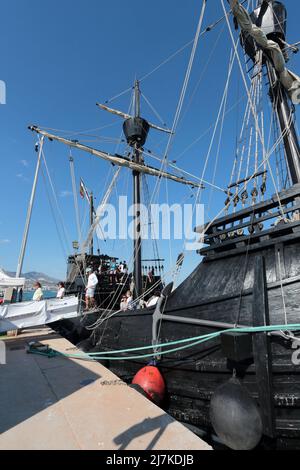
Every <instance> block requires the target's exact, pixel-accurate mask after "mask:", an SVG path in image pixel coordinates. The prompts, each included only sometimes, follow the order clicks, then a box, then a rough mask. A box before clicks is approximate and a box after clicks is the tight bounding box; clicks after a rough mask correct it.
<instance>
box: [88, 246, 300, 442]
mask: <svg viewBox="0 0 300 470" xmlns="http://www.w3.org/2000/svg"><path fill="white" fill-rule="evenodd" d="M278 250H279V251H278ZM278 253H279V254H280V256H281V259H283V260H284V263H283V264H284V272H283V273H282V272H281V273H280V275H279V271H278V265H277V262H276V259H277V256H278ZM257 254H258V253H257V252H256V251H253V252H252V253H250V254H249V255H248V260H247V269H246V276H245V281H244V274H243V269H244V267H245V257H244V256H243V255H240V256H230V257H229V258H227V257H225V258H222V257H221V259H218V260H214V261H213V262H207V261H203V262H202V263H201V264H200V265H199V266H198V268H197V269H196V270H195V272H194V273H193V274H192V275H191V276H190V277H189V278H188V279H186V281H185V282H184V283H183V284H182V285H181V286H180V287H179V288H178V289H177V290H175V291H174V292H173V294H172V295H171V296H170V298H169V299H168V302H167V305H166V309H165V315H166V316H167V315H174V316H181V317H185V318H190V319H201V320H210V321H215V322H224V323H233V324H234V323H235V322H236V321H237V320H238V323H239V324H241V325H249V326H253V322H252V304H253V295H252V290H253V278H254V262H255V258H256V257H257ZM259 254H260V255H263V256H264V258H265V260H266V273H267V280H268V299H269V313H270V323H271V324H272V325H283V324H285V314H284V307H283V297H282V290H283V292H284V300H285V305H286V315H287V321H288V323H289V324H291V323H293V324H295V323H299V320H300V302H299V299H300V243H299V242H295V241H293V243H291V244H286V245H280V246H277V245H275V244H274V245H273V246H271V247H268V248H266V249H265V250H260V252H259ZM281 269H282V268H281ZM281 281H282V282H281ZM242 285H244V290H243V293H242V295H241V288H242ZM152 319H153V310H142V311H135V312H124V313H120V314H117V315H115V316H113V317H112V318H110V319H109V320H107V321H105V322H104V323H103V325H102V326H101V327H99V328H98V329H97V330H96V333H95V334H94V335H93V336H92V337H91V340H90V341H91V348H93V351H109V350H120V349H125V348H132V347H139V346H145V345H150V344H151V343H152ZM93 320H94V319H93ZM91 322H92V319H91V320H90V323H91ZM219 330H220V328H212V327H206V326H205V327H203V326H200V325H188V324H182V323H177V322H170V321H163V322H162V325H161V330H160V341H161V342H162V343H164V342H171V341H176V340H179V339H183V338H189V337H195V336H200V335H203V334H207V333H211V332H214V331H219ZM81 338H83V337H82V336H81ZM271 350H272V382H273V391H274V393H273V400H274V405H275V415H276V439H277V443H279V444H281V446H283V447H284V446H290V447H292V448H300V365H299V366H298V365H295V364H293V362H292V355H293V353H295V349H293V347H292V342H291V341H288V340H284V339H283V338H280V337H272V339H271ZM299 356H300V354H299ZM148 362H149V360H147V359H145V360H138V359H137V360H134V361H133V360H130V361H127V360H124V361H109V363H106V365H108V366H109V368H110V369H111V370H112V371H113V372H114V373H116V374H117V375H118V376H120V377H121V378H123V379H124V380H126V381H127V382H130V381H131V379H132V378H133V376H134V375H135V373H136V372H137V371H138V370H139V369H140V368H141V367H142V365H144V364H147V363H148ZM159 367H160V370H161V372H162V374H163V376H164V378H165V381H166V385H167V397H166V401H165V403H164V407H165V409H166V410H167V411H168V412H169V413H170V414H171V415H173V416H174V417H175V418H177V419H178V420H180V421H182V422H186V423H189V424H192V425H194V426H197V427H199V428H202V429H211V423H210V418H209V406H210V400H211V397H212V395H213V393H214V392H215V390H216V389H217V388H218V387H219V386H220V385H221V384H224V383H226V382H227V381H228V380H229V379H230V378H231V376H232V368H231V367H230V364H229V363H228V360H227V358H226V357H225V356H224V354H223V353H222V349H221V347H220V339H215V340H213V341H210V342H208V343H204V344H199V345H197V346H195V347H192V348H190V349H186V350H183V351H178V352H175V353H171V354H167V355H166V356H162V358H161V361H160V363H159ZM239 373H240V376H241V380H242V383H243V385H244V386H245V387H246V389H247V390H248V391H249V392H250V394H251V395H252V396H253V397H254V398H255V399H256V400H257V401H258V402H259V394H258V387H257V380H258V377H257V374H256V369H255V364H253V363H252V364H247V365H245V367H244V370H241V371H239Z"/></svg>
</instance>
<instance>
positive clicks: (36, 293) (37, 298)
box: [32, 282, 43, 302]
mask: <svg viewBox="0 0 300 470" xmlns="http://www.w3.org/2000/svg"><path fill="white" fill-rule="evenodd" d="M34 287H35V291H34V294H33V297H32V300H34V301H35V302H40V300H43V291H42V285H41V283H40V282H36V283H35V285H34Z"/></svg>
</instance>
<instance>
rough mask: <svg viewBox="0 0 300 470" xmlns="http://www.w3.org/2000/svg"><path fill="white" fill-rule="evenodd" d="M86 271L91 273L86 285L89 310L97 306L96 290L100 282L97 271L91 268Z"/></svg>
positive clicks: (87, 307) (86, 301)
mask: <svg viewBox="0 0 300 470" xmlns="http://www.w3.org/2000/svg"><path fill="white" fill-rule="evenodd" d="M86 272H87V274H89V277H88V284H87V287H86V294H85V305H86V310H89V309H91V308H93V307H94V306H95V290H96V287H97V284H98V278H97V276H96V273H95V272H94V271H93V270H92V269H91V268H88V269H87V270H86Z"/></svg>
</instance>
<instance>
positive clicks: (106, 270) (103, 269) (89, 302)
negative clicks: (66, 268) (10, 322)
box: [32, 258, 160, 311]
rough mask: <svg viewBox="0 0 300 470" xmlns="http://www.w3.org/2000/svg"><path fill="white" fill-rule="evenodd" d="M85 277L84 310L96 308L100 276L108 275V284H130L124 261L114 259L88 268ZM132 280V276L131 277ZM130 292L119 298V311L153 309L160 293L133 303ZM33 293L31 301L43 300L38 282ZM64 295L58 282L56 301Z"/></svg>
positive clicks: (151, 273)
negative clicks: (97, 266)
mask: <svg viewBox="0 0 300 470" xmlns="http://www.w3.org/2000/svg"><path fill="white" fill-rule="evenodd" d="M86 275H87V285H86V288H85V309H86V310H92V309H93V308H95V306H96V302H95V292H96V288H97V286H98V284H99V279H100V280H101V275H108V278H109V283H110V284H113V283H116V282H117V283H119V284H125V283H127V282H128V281H129V284H130V275H129V274H128V266H127V263H126V261H122V262H121V263H117V260H116V259H115V258H113V259H111V260H110V263H109V264H104V263H103V264H102V263H101V264H100V266H99V268H98V269H95V268H94V267H89V268H87V270H86ZM131 278H132V276H131ZM147 278H148V283H149V284H151V283H153V281H154V269H152V270H151V271H149V273H148V276H147ZM130 287H132V288H131V290H128V291H127V292H126V294H124V295H123V296H122V298H121V303H120V310H122V311H126V310H135V309H137V308H150V307H154V306H155V305H156V303H157V301H158V299H159V297H160V291H158V290H156V291H154V294H153V295H152V297H151V298H150V299H148V300H147V301H145V300H140V299H139V300H138V302H137V301H134V299H133V293H132V291H133V286H130ZM34 288H35V291H34V294H33V298H32V300H34V301H37V302H39V301H41V300H43V298H44V294H43V289H42V285H41V283H40V282H36V284H35V285H34ZM65 294H66V289H65V285H64V283H63V282H59V283H58V285H57V295H56V298H57V299H63V298H64V296H65Z"/></svg>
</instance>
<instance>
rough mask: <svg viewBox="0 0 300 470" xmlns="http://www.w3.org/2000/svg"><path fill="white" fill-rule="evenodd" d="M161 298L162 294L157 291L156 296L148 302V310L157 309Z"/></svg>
mask: <svg viewBox="0 0 300 470" xmlns="http://www.w3.org/2000/svg"><path fill="white" fill-rule="evenodd" d="M159 298H160V292H159V291H155V292H154V295H153V296H152V297H151V298H150V299H149V300H148V302H147V304H146V307H147V308H150V307H155V306H156V304H157V301H158V299H159Z"/></svg>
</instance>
